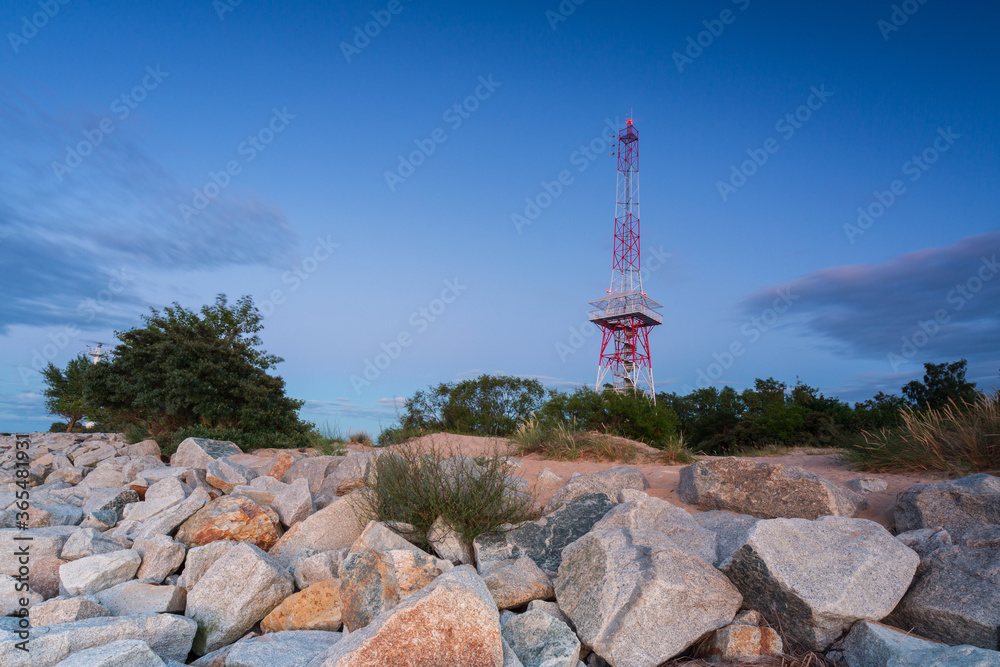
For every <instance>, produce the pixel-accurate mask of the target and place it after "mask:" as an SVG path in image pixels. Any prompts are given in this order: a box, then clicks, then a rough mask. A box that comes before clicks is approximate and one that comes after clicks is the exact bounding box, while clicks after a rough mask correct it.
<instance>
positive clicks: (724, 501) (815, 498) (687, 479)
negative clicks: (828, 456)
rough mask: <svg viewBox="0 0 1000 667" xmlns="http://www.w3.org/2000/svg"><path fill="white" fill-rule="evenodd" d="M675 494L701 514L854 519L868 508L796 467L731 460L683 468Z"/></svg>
mask: <svg viewBox="0 0 1000 667" xmlns="http://www.w3.org/2000/svg"><path fill="white" fill-rule="evenodd" d="M678 493H679V494H680V497H681V499H682V500H683V501H684V502H686V503H688V504H690V505H695V506H697V507H698V509H701V510H727V511H730V512H739V513H741V514H751V515H753V516H757V517H761V518H802V519H817V518H819V517H821V516H847V517H853V516H856V515H857V513H858V512H859V511H860V510H862V509H864V508H865V507H867V506H868V501H867V500H865V499H864V497H862V496H861V495H860V494H858V493H855V492H854V491H852V490H851V489H849V488H847V487H846V486H843V485H842V484H837V483H835V482H831V481H830V480H828V479H824V478H823V477H820V476H819V475H816V474H814V473H811V472H808V471H806V470H803V469H802V468H799V467H798V466H788V465H783V464H780V463H765V462H760V461H752V460H750V459H743V458H737V457H732V456H730V457H726V458H719V459H710V460H706V461H698V462H697V463H695V464H693V465H689V466H686V467H684V468H681V473H680V484H679V486H678Z"/></svg>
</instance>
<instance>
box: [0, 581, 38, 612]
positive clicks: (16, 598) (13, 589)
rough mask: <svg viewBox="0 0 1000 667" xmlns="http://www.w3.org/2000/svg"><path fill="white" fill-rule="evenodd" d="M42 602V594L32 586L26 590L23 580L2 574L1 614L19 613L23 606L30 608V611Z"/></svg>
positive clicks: (0, 585) (0, 586)
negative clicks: (32, 588)
mask: <svg viewBox="0 0 1000 667" xmlns="http://www.w3.org/2000/svg"><path fill="white" fill-rule="evenodd" d="M41 602H42V596H41V595H39V594H38V593H36V592H35V591H33V590H31V589H30V588H28V589H27V590H25V589H24V588H23V582H19V581H18V580H17V579H15V578H14V577H12V576H10V575H9V574H0V616H13V615H15V614H19V613H21V609H22V608H26V609H28V610H29V613H30V610H31V609H33V608H34V607H35V605H38V604H41Z"/></svg>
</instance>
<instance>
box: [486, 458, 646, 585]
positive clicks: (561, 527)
mask: <svg viewBox="0 0 1000 667" xmlns="http://www.w3.org/2000/svg"><path fill="white" fill-rule="evenodd" d="M615 470H622V469H621V468H615ZM608 472H610V471H608ZM595 474H598V473H595ZM623 476H624V477H626V478H627V477H629V475H623ZM585 477H588V475H581V476H580V477H578V478H576V479H584V478H585ZM610 479H617V478H614V477H612V478H610ZM570 483H572V480H571V482H570ZM566 486H569V484H567V485H566ZM563 488H564V489H565V488H566V487H563ZM615 505H616V503H615V502H613V501H612V500H611V498H609V497H608V496H607V495H605V494H604V493H591V494H589V495H584V496H579V497H573V498H572V499H571V500H568V501H566V502H565V503H564V504H563V505H562V506H561V507H560V508H559V509H557V510H556V511H554V512H552V513H551V514H549V515H546V516H543V517H542V518H541V519H538V520H537V521H531V522H528V523H526V524H524V525H522V526H521V527H520V528H515V529H513V530H509V531H507V532H504V533H485V534H483V535H480V536H479V537H477V538H476V539H475V541H474V542H473V545H472V546H473V549H474V550H475V554H476V566H477V568H478V569H479V572H481V573H482V572H486V571H487V570H489V569H490V568H491V567H492V566H493V565H495V564H496V563H499V562H500V561H502V560H507V559H509V558H520V557H522V556H527V557H528V558H530V559H531V560H533V561H535V564H537V565H538V566H539V567H540V568H542V570H544V571H546V572H556V571H557V570H558V569H559V564H560V563H561V562H562V551H563V548H564V547H565V546H566V545H568V544H569V543H571V542H573V541H574V540H576V539H578V538H580V537H582V536H583V535H584V534H586V533H587V532H588V531H589V530H590V529H591V528H592V527H593V526H594V524H595V523H597V522H598V521H600V520H601V518H603V517H604V515H605V514H607V513H608V511H609V510H611V509H612V508H613V507H614V506H615Z"/></svg>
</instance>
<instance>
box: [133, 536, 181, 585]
mask: <svg viewBox="0 0 1000 667" xmlns="http://www.w3.org/2000/svg"><path fill="white" fill-rule="evenodd" d="M132 550H133V551H135V552H137V553H138V554H139V555H140V556H142V565H140V566H139V571H138V572H136V575H135V576H136V577H137V578H139V579H147V580H149V581H152V582H153V583H156V584H162V583H163V580H164V579H166V578H167V577H168V576H170V575H171V574H173V573H174V572H176V571H177V570H178V568H180V566H181V564H182V563H183V562H184V556H186V555H187V548H185V546H184V545H183V544H181V543H180V542H176V541H174V540H172V539H170V538H169V537H167V536H166V535H156V536H154V537H140V538H139V539H137V540H136V541H135V542H134V543H133V544H132Z"/></svg>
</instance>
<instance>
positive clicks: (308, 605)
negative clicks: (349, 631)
mask: <svg viewBox="0 0 1000 667" xmlns="http://www.w3.org/2000/svg"><path fill="white" fill-rule="evenodd" d="M340 611H341V601H340V580H339V579H332V578H331V579H327V580H326V581H321V582H319V583H318V584H314V585H312V586H310V587H309V588H307V589H305V590H304V591H301V592H299V593H295V594H294V595H292V596H290V597H287V598H285V599H284V601H282V602H281V604H279V605H278V606H277V607H275V608H274V609H272V610H271V613H269V614H268V615H267V616H265V617H264V620H263V621H261V622H260V627H261V630H262V631H263V632H265V633H267V632H281V631H286V630H326V631H330V632H336V631H338V630H340V627H341V625H342V624H343V622H342V621H341V617H340Z"/></svg>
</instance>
